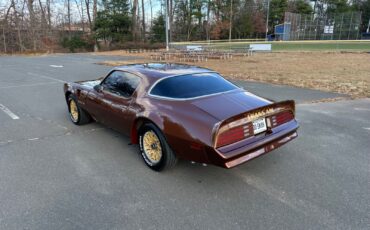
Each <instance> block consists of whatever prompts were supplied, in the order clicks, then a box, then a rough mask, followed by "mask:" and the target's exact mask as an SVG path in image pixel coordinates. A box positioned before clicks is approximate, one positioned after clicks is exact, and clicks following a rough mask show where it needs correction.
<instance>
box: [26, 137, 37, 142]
mask: <svg viewBox="0 0 370 230" xmlns="http://www.w3.org/2000/svg"><path fill="white" fill-rule="evenodd" d="M38 139H40V138H38V137H35V138H30V139H28V140H29V141H36V140H38Z"/></svg>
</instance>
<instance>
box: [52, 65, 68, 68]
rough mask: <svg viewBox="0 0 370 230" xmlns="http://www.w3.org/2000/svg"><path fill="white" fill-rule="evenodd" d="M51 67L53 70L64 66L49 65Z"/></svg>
mask: <svg viewBox="0 0 370 230" xmlns="http://www.w3.org/2000/svg"><path fill="white" fill-rule="evenodd" d="M49 66H50V67H53V68H63V67H64V66H62V65H49Z"/></svg>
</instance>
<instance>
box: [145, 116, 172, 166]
mask: <svg viewBox="0 0 370 230" xmlns="http://www.w3.org/2000/svg"><path fill="white" fill-rule="evenodd" d="M139 147H140V153H141V156H142V157H143V159H144V162H145V164H146V165H147V166H148V167H149V168H151V169H152V170H155V171H162V170H164V169H169V168H172V167H173V166H175V164H176V162H177V157H176V155H175V153H174V152H173V151H172V149H171V148H170V146H169V145H168V143H167V141H166V139H165V137H164V135H163V134H162V132H161V131H160V130H159V129H158V128H157V127H156V126H155V125H154V124H152V123H146V124H144V125H143V126H142V127H141V128H140V130H139Z"/></svg>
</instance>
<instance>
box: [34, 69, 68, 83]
mask: <svg viewBox="0 0 370 230" xmlns="http://www.w3.org/2000/svg"><path fill="white" fill-rule="evenodd" d="M27 74H28V75H31V76H34V77H40V78H45V79H49V80H53V81H57V82H61V83H66V81H63V80H59V79H57V78H53V77H48V76H45V75H41V74H36V73H30V72H28V73H27Z"/></svg>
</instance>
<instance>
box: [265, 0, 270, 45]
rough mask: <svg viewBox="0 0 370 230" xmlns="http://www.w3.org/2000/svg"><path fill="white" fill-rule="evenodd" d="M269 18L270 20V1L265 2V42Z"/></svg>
mask: <svg viewBox="0 0 370 230" xmlns="http://www.w3.org/2000/svg"><path fill="white" fill-rule="evenodd" d="M269 18H270V0H267V15H266V34H265V40H266V41H267V40H268V39H267V33H268V31H269Z"/></svg>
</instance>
